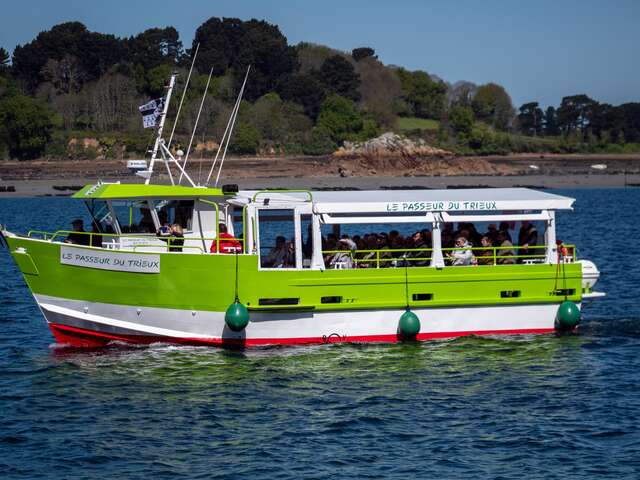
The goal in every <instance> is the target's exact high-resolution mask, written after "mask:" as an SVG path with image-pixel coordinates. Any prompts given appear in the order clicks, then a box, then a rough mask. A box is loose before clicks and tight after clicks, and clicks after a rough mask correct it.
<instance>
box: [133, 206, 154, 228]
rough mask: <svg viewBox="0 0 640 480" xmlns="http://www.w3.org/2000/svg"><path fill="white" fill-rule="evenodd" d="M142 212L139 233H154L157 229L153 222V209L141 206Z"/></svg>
mask: <svg viewBox="0 0 640 480" xmlns="http://www.w3.org/2000/svg"><path fill="white" fill-rule="evenodd" d="M140 214H141V215H142V218H141V219H140V222H139V223H138V228H137V230H136V231H137V233H153V232H155V231H156V226H155V225H154V223H153V218H152V217H151V211H150V210H149V209H148V208H141V209H140Z"/></svg>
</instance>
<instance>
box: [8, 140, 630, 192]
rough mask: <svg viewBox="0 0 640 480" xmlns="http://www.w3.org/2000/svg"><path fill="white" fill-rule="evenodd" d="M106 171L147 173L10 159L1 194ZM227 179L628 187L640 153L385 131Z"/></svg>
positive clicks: (52, 187)
mask: <svg viewBox="0 0 640 480" xmlns="http://www.w3.org/2000/svg"><path fill="white" fill-rule="evenodd" d="M210 166H211V159H209V158H197V159H190V160H189V165H188V167H187V168H188V171H189V173H190V175H191V176H192V178H193V179H194V180H196V181H197V182H198V181H199V182H202V181H204V179H205V178H206V174H207V172H208V170H209V168H210ZM156 171H157V172H158V175H157V176H155V177H154V178H155V181H156V182H158V183H166V182H168V176H167V175H166V171H165V170H164V167H163V166H162V165H161V164H160V165H158V168H157V169H156ZM98 179H100V180H103V181H127V182H141V181H142V179H141V178H140V177H137V176H135V175H134V174H133V173H132V172H130V171H129V170H128V169H127V161H126V160H124V159H120V160H107V159H93V160H73V161H71V160H36V161H29V162H19V161H4V162H0V197H6V196H36V195H70V194H72V193H73V192H74V191H76V190H78V189H79V188H80V187H81V186H82V185H84V184H87V183H93V182H95V181H96V180H98ZM223 181H224V182H227V183H238V184H239V185H240V186H241V188H274V187H279V188H340V189H347V188H359V189H363V188H369V189H370V188H402V187H405V188H462V187H474V186H481V187H506V186H530V187H538V188H554V187H565V188H567V187H594V186H602V187H623V186H638V185H640V154H633V155H558V154H553V155H550V154H526V155H513V156H488V157H456V156H455V155H454V154H453V153H452V152H448V151H446V150H442V149H439V148H435V147H433V146H431V145H428V144H427V143H426V142H423V141H420V140H418V141H412V140H409V139H407V138H405V137H401V136H399V135H396V134H393V133H385V134H383V135H381V136H379V137H377V138H375V139H372V140H368V141H366V142H362V143H345V145H344V146H343V147H342V148H340V149H339V150H338V151H336V152H335V153H334V154H333V155H328V156H322V157H311V156H259V157H258V156H256V157H229V158H227V159H226V161H225V164H224V170H223Z"/></svg>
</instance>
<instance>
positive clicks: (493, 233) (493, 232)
mask: <svg viewBox="0 0 640 480" xmlns="http://www.w3.org/2000/svg"><path fill="white" fill-rule="evenodd" d="M484 235H485V237H489V239H490V240H491V243H494V244H495V243H497V241H498V227H496V224H495V223H490V224H489V228H488V229H487V233H485V234H484Z"/></svg>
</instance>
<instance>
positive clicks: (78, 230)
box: [64, 218, 91, 246]
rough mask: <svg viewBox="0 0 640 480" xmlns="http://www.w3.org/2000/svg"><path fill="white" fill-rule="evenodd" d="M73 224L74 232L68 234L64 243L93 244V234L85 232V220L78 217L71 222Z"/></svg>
mask: <svg viewBox="0 0 640 480" xmlns="http://www.w3.org/2000/svg"><path fill="white" fill-rule="evenodd" d="M71 226H72V227H73V232H71V233H70V234H69V235H67V238H65V239H64V243H73V244H75V245H87V246H89V245H90V244H91V235H89V234H88V233H85V231H84V222H83V221H82V220H81V219H79V218H76V219H75V220H74V221H73V222H71Z"/></svg>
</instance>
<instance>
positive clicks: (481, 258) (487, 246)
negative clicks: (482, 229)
mask: <svg viewBox="0 0 640 480" xmlns="http://www.w3.org/2000/svg"><path fill="white" fill-rule="evenodd" d="M480 245H482V246H483V247H484V248H483V249H482V250H478V251H477V252H476V253H475V255H476V262H477V263H478V265H493V248H492V247H493V243H492V242H491V239H490V238H489V237H488V236H487V235H485V236H483V237H482V238H481V239H480Z"/></svg>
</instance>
